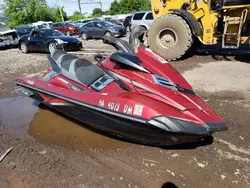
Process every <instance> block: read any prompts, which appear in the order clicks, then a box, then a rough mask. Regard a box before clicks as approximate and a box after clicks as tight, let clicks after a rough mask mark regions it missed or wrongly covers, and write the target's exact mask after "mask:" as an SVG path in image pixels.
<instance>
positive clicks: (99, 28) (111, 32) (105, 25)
mask: <svg viewBox="0 0 250 188" xmlns="http://www.w3.org/2000/svg"><path fill="white" fill-rule="evenodd" d="M125 34H126V30H125V27H123V26H120V25H114V24H111V23H109V22H106V21H92V22H89V23H87V24H85V25H84V26H83V27H81V28H80V36H81V37H82V39H84V40H87V39H89V38H103V37H104V36H115V37H118V36H119V37H121V36H124V35H125Z"/></svg>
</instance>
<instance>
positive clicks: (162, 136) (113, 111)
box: [15, 37, 228, 146]
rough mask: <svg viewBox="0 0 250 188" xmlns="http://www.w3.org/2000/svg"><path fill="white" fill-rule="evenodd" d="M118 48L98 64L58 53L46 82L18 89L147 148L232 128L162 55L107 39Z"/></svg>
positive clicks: (32, 81)
mask: <svg viewBox="0 0 250 188" xmlns="http://www.w3.org/2000/svg"><path fill="white" fill-rule="evenodd" d="M105 41H106V43H109V44H111V45H113V46H114V47H116V49H118V51H117V52H115V53H113V54H112V55H111V56H107V57H103V56H102V55H96V56H95V60H96V61H97V64H96V65H94V64H92V63H91V62H89V61H88V60H86V59H80V58H78V57H76V56H73V55H70V54H67V53H66V52H64V51H54V52H52V53H51V55H49V56H48V59H49V62H50V64H51V69H49V71H48V72H47V73H46V74H45V75H44V76H43V77H42V78H17V79H15V83H16V85H17V86H18V87H17V89H18V91H20V92H22V93H24V94H25V95H28V96H29V97H31V98H33V99H35V100H38V101H40V102H41V103H42V104H45V105H46V106H48V107H51V108H53V109H55V110H57V111H60V112H62V113H64V114H66V115H68V116H71V117H73V118H75V119H77V120H80V121H81V122H84V123H85V124H87V125H89V126H91V127H92V128H94V129H97V130H100V131H104V132H107V133H109V134H112V135H115V136H118V137H122V138H125V139H126V140H130V141H132V142H136V143H143V144H148V145H158V146H166V145H177V144H182V143H190V142H197V141H202V140H204V139H206V138H208V137H211V135H212V133H214V132H218V131H226V130H227V129H228V127H227V125H226V124H225V123H224V121H223V119H222V118H221V117H220V116H219V115H217V114H216V112H215V111H213V110H212V109H211V108H210V107H208V105H207V104H206V103H205V102H204V101H203V100H202V99H201V98H200V97H198V96H197V95H196V94H195V92H194V91H193V89H192V87H191V86H190V85H189V84H188V82H187V81H186V80H185V79H184V78H183V77H182V76H181V75H180V74H179V73H178V72H177V71H176V70H175V69H174V68H173V67H172V66H171V65H170V64H168V62H167V61H166V60H164V59H163V58H162V57H160V56H159V55H157V54H155V53H154V52H152V51H151V50H149V49H145V48H143V47H138V49H137V52H136V53H135V52H134V50H133V49H132V48H131V46H129V44H128V43H127V42H125V41H122V40H120V39H115V38H112V37H110V38H106V40H105Z"/></svg>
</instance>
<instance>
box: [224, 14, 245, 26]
mask: <svg viewBox="0 0 250 188" xmlns="http://www.w3.org/2000/svg"><path fill="white" fill-rule="evenodd" d="M224 22H227V23H228V25H233V24H240V22H241V17H229V16H228V17H225V19H224Z"/></svg>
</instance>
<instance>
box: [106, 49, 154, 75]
mask: <svg viewBox="0 0 250 188" xmlns="http://www.w3.org/2000/svg"><path fill="white" fill-rule="evenodd" d="M110 60H111V61H113V62H115V63H119V64H123V65H127V66H129V67H133V68H135V69H138V70H140V71H143V72H146V73H149V74H150V71H148V70H147V69H146V68H144V67H143V66H141V60H140V59H139V57H137V56H135V55H134V54H132V53H127V52H116V53H113V54H112V55H111V57H110Z"/></svg>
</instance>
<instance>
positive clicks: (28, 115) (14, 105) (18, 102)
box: [0, 97, 38, 136]
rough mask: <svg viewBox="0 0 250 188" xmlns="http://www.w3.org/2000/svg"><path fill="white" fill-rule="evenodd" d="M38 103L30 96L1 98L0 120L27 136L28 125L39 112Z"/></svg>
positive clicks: (14, 131) (10, 128) (8, 128)
mask: <svg viewBox="0 0 250 188" xmlns="http://www.w3.org/2000/svg"><path fill="white" fill-rule="evenodd" d="M37 105H38V103H37V102H35V101H34V100H32V99H30V98H28V97H17V98H5V99H1V100H0V121H1V122H2V124H3V125H4V127H5V128H6V129H7V130H9V131H10V132H12V133H14V134H22V135H25V136H27V135H28V134H27V133H28V126H27V125H29V123H30V121H31V120H32V118H33V116H34V115H35V113H36V112H37V109H38V107H37Z"/></svg>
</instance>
